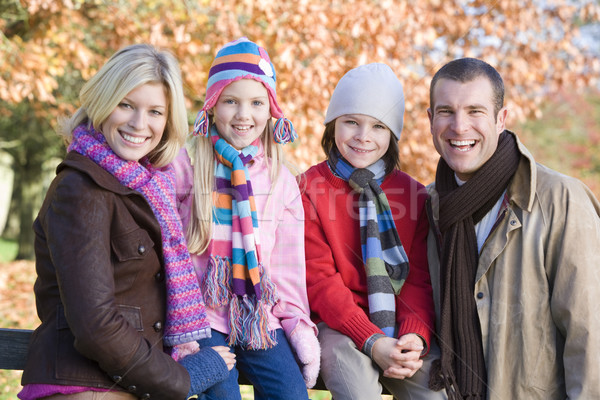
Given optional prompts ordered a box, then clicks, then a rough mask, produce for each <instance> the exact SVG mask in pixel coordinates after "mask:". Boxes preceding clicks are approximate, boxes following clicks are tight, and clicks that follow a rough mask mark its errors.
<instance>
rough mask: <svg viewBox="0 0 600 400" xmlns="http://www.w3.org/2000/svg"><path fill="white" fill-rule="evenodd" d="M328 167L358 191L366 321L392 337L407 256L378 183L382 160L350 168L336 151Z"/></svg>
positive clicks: (383, 174) (406, 269)
mask: <svg viewBox="0 0 600 400" xmlns="http://www.w3.org/2000/svg"><path fill="white" fill-rule="evenodd" d="M328 162H329V165H330V167H331V169H332V170H333V171H334V173H336V174H337V175H338V176H340V177H341V178H342V179H344V180H346V181H348V184H349V185H350V186H351V187H352V189H353V190H354V191H355V192H357V193H359V200H358V204H359V215H360V239H361V245H362V246H361V247H362V257H363V262H364V264H365V269H366V272H367V291H368V295H369V314H370V320H371V322H373V323H374V324H375V325H377V326H378V327H379V328H380V329H381V330H382V331H383V333H385V334H386V335H387V336H390V337H395V336H396V295H398V294H399V293H400V289H401V288H402V285H403V284H404V281H405V280H406V277H407V276H408V256H407V255H406V251H405V250H404V247H403V246H402V243H401V242H400V237H399V236H398V231H397V230H396V224H395V223H394V219H393V217H392V212H391V210H390V205H389V203H388V200H387V197H386V195H385V193H384V192H383V190H381V187H380V184H381V182H382V181H383V179H384V178H385V162H384V161H383V160H382V159H380V160H378V161H377V162H375V163H374V164H371V165H370V166H368V167H367V168H354V167H353V166H352V165H351V164H350V163H348V162H347V161H346V160H345V159H344V158H343V157H342V156H341V155H340V154H339V153H337V152H332V154H330V157H329V161H328Z"/></svg>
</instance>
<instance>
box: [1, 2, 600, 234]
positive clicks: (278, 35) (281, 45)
mask: <svg viewBox="0 0 600 400" xmlns="http://www.w3.org/2000/svg"><path fill="white" fill-rule="evenodd" d="M599 16H600V5H599V4H598V2H597V1H594V0H582V1H579V2H572V1H564V0H563V1H557V0H547V1H538V0H504V1H501V2H489V1H484V0H427V1H417V0H406V1H402V2H397V1H393V0H346V1H342V0H333V1H329V2H326V1H322V0H281V1H278V2H271V1H266V0H238V1H230V0H220V1H215V0H199V1H188V0H177V1H176V0H144V1H142V0H129V1H113V2H107V1H105V0H85V1H84V0H28V1H26V0H0V32H1V34H0V53H1V54H2V57H1V59H0V101H1V102H2V107H0V121H1V125H2V127H1V130H0V132H2V133H1V135H2V136H0V150H6V149H7V148H10V149H12V150H11V151H12V153H11V154H13V157H14V162H15V170H17V171H20V172H19V173H18V176H17V177H16V178H15V179H16V181H17V182H19V184H23V185H27V184H28V180H29V179H35V174H37V173H38V172H37V171H39V170H41V169H40V167H39V165H38V164H39V163H40V160H41V159H46V160H47V159H50V158H52V157H57V156H60V155H61V154H62V152H64V149H63V148H62V145H61V143H60V141H59V140H58V139H57V138H56V136H54V134H53V130H54V129H55V127H56V121H57V117H59V116H61V115H65V114H68V113H70V112H72V111H74V110H75V109H76V107H77V106H78V102H77V93H78V90H79V88H80V87H81V84H82V82H83V81H85V80H87V79H89V78H90V77H91V76H92V75H93V74H94V73H95V71H97V69H98V68H99V66H101V65H102V64H103V63H104V62H105V61H106V59H107V58H108V57H109V56H110V55H111V54H113V53H114V52H115V51H116V50H117V49H119V48H121V47H123V46H125V45H128V44H131V43H135V42H150V43H153V44H155V45H157V46H160V47H166V48H169V49H171V50H172V51H173V53H175V55H176V56H177V58H178V59H179V61H180V63H181V69H182V72H183V76H184V81H185V82H184V84H185V93H186V97H187V102H188V103H187V106H188V109H189V110H190V116H189V117H190V121H193V119H194V114H195V111H196V110H198V109H199V108H200V106H201V104H202V100H203V98H204V93H205V85H206V78H207V73H208V69H209V66H210V63H211V62H212V59H213V57H214V54H215V53H216V51H217V49H218V48H219V47H221V46H222V45H223V44H225V43H226V42H228V41H230V40H233V39H235V38H237V37H239V36H247V37H248V38H250V39H251V40H253V41H255V42H257V43H259V44H261V45H263V46H265V47H266V48H267V50H268V51H269V54H270V55H271V59H272V61H273V63H274V65H275V68H276V72H277V80H278V82H277V89H278V98H279V101H280V104H281V106H282V109H283V110H284V112H285V113H286V115H287V116H288V117H289V118H290V119H291V120H292V121H293V123H294V125H295V127H296V129H297V130H298V132H299V134H300V138H299V139H298V141H297V142H295V143H293V144H291V145H288V146H287V149H286V150H287V154H288V156H289V158H290V159H291V161H293V162H294V163H295V164H296V165H297V166H298V167H299V169H300V170H304V169H306V168H307V167H308V166H310V165H312V164H315V163H316V162H318V161H321V160H322V159H323V158H324V157H323V154H322V151H321V150H320V145H319V143H320V138H321V134H322V131H323V125H322V121H323V118H324V113H325V110H326V108H327V104H328V100H329V97H330V95H331V93H332V91H333V89H334V88H335V85H336V83H337V82H338V80H339V79H340V78H341V77H342V76H343V74H344V73H345V72H347V71H348V70H349V69H351V68H353V67H355V66H357V65H360V64H364V63H368V62H384V63H387V64H389V65H390V66H391V67H392V69H393V70H394V71H395V72H396V74H397V75H398V77H399V78H400V80H401V81H402V82H403V85H404V89H405V96H406V112H405V128H404V131H403V133H402V138H401V141H400V151H401V160H402V164H403V169H404V170H405V171H406V172H408V173H409V174H411V175H413V176H414V177H415V178H417V179H418V180H420V181H422V182H424V183H428V182H430V181H431V180H432V177H433V173H434V171H435V166H436V162H437V159H438V156H437V154H436V152H435V150H434V149H433V146H432V144H431V141H430V138H429V123H428V120H427V116H426V112H425V110H426V108H427V107H428V85H429V81H430V79H431V76H432V74H433V73H434V72H435V71H436V70H437V69H438V68H439V67H440V66H441V65H443V64H444V63H445V62H447V61H449V60H451V59H454V58H457V57H461V56H473V57H478V58H482V59H484V60H486V61H488V62H490V63H491V64H492V65H494V66H496V67H497V69H498V70H499V71H500V73H501V74H502V76H503V77H504V79H505V83H506V88H507V93H506V99H507V105H508V106H509V107H510V109H511V113H510V117H509V118H511V119H510V120H509V126H511V123H512V122H515V121H524V120H525V119H527V118H529V117H534V118H539V117H541V116H542V109H541V108H540V105H541V103H542V101H543V100H544V99H546V98H547V96H548V93H552V92H556V91H558V90H559V89H561V88H568V90H569V91H572V92H577V91H578V90H580V89H582V88H585V87H590V86H594V85H596V84H597V81H598V77H599V76H600V60H599V59H598V57H597V55H595V54H593V53H592V52H591V51H588V50H586V49H584V48H581V47H578V46H576V45H575V44H574V43H575V41H574V39H575V38H576V37H577V35H578V34H579V28H580V27H581V26H584V25H588V24H591V23H597V22H598V21H599V19H600V18H599ZM24 107H25V108H27V112H26V113H27V114H26V115H27V117H26V118H27V121H24V120H23V115H25V114H24V111H23V110H22V108H24ZM34 139H35V140H34ZM32 145H35V146H37V148H36V149H35V150H28V148H29V146H32ZM17 149H18V150H17ZM29 169H33V170H36V169H37V171H36V172H35V174H29V175H27V174H26V171H27V170H29ZM32 177H33V178H32ZM34 186H35V185H32V184H29V188H27V187H25V188H21V189H19V188H16V193H17V195H19V193H20V196H21V197H20V201H22V199H23V198H25V197H24V196H28V194H27V193H29V192H28V191H31V190H34V189H33V187H34ZM38 189H39V188H38ZM19 190H20V191H19ZM38 197H39V196H38ZM35 201H39V200H38V199H37V198H36V199H35ZM19 204H21V203H19ZM27 206H30V205H29V204H27ZM33 208H34V209H37V207H33ZM29 214H31V211H30V212H29ZM21 218H24V219H25V220H26V221H24V222H23V221H22V223H21V226H22V227H28V226H31V221H30V220H29V219H28V218H29V217H27V216H26V215H23V216H22V217H21ZM25 240H28V239H27V238H22V239H21V240H20V243H24V241H25Z"/></svg>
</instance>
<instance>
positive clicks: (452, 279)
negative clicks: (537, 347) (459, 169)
mask: <svg viewBox="0 0 600 400" xmlns="http://www.w3.org/2000/svg"><path fill="white" fill-rule="evenodd" d="M519 159H520V153H519V151H518V149H517V144H516V140H515V138H514V136H513V134H511V133H509V132H508V131H504V132H503V133H502V134H501V135H500V137H499V139H498V148H497V149H496V152H495V153H494V154H493V155H492V157H490V159H489V160H488V161H487V162H486V163H485V164H484V165H483V166H482V167H481V168H480V169H479V170H478V171H477V172H476V173H475V175H474V176H473V177H471V178H470V179H469V180H468V181H467V182H466V183H465V184H464V185H462V186H460V187H459V186H458V184H457V183H456V179H455V173H454V171H453V170H452V169H450V167H449V166H448V164H447V163H446V162H445V161H444V159H443V158H440V161H439V164H438V168H437V174H436V177H435V186H436V189H437V191H438V193H439V196H440V221H439V224H440V232H441V234H442V253H441V269H440V274H441V279H442V281H441V282H442V297H441V299H442V304H441V326H440V337H439V341H440V348H441V360H440V362H439V363H436V365H434V367H433V368H432V371H431V383H430V385H431V388H432V389H435V390H440V389H441V388H442V387H445V388H446V391H447V393H448V398H449V399H450V400H453V399H485V398H486V394H487V388H486V384H487V372H486V368H485V360H484V357H483V344H482V339H481V328H480V325H479V317H478V314H477V305H476V304H475V300H474V298H473V288H474V286H475V274H476V272H477V264H478V261H479V252H478V249H477V237H476V234H475V224H476V223H477V222H479V221H480V220H481V219H482V218H483V217H484V216H485V215H486V214H487V213H488V212H489V211H490V210H491V209H492V208H493V206H494V204H496V202H497V201H498V199H499V198H500V196H501V195H502V193H503V192H504V190H505V189H506V188H507V186H508V184H509V182H510V180H511V179H512V177H513V175H514V174H515V172H516V170H517V167H518V165H519Z"/></svg>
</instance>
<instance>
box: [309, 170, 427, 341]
mask: <svg viewBox="0 0 600 400" xmlns="http://www.w3.org/2000/svg"><path fill="white" fill-rule="evenodd" d="M381 188H382V189H383V191H384V192H385V194H386V196H387V199H388V202H389V204H390V207H391V211H392V215H394V222H395V224H396V229H397V230H398V235H399V236H400V240H401V241H402V245H403V246H404V249H405V250H406V254H407V255H408V258H409V268H410V269H409V273H408V277H407V279H406V282H405V283H404V286H403V287H402V290H401V291H400V294H399V295H398V296H397V297H396V320H397V323H398V329H399V330H398V336H399V337H400V336H402V335H404V334H407V333H416V334H418V335H420V336H422V337H423V338H424V339H425V341H426V342H427V348H428V349H429V347H430V346H429V343H430V339H431V332H432V330H433V328H434V326H433V324H434V318H435V315H434V306H433V298H432V292H431V281H430V279H429V270H428V265H427V232H428V229H429V223H428V220H427V215H426V213H425V200H426V198H427V192H426V190H425V188H424V187H423V185H421V184H420V183H419V182H417V181H416V180H414V179H412V178H411V177H410V176H409V175H407V174H405V173H404V172H401V171H397V170H395V171H393V172H392V173H391V174H389V175H388V176H387V177H386V178H385V180H384V181H383V183H382V184H381ZM300 190H302V191H303V194H302V201H303V204H304V213H305V245H306V246H305V250H306V280H307V289H308V301H309V304H310V309H311V313H312V314H311V316H312V318H313V320H314V321H315V322H321V321H323V322H325V323H326V324H327V325H328V326H329V327H330V328H332V329H335V330H337V331H339V332H341V333H343V334H344V335H347V336H348V337H350V338H351V339H352V340H353V341H354V343H356V346H357V347H358V348H359V349H361V350H362V348H363V345H364V343H365V341H366V340H367V339H368V338H369V337H370V336H372V335H374V334H375V333H382V334H383V332H382V331H381V329H379V328H378V327H377V326H376V325H375V324H373V323H372V322H371V321H370V320H369V303H368V298H367V276H366V272H365V267H364V264H363V261H362V254H361V243H360V230H359V214H358V195H357V194H355V193H354V192H353V191H352V189H351V188H350V186H349V185H348V183H347V182H346V181H344V180H343V179H340V178H338V177H336V176H335V175H333V173H332V172H331V170H330V169H329V166H328V165H327V163H326V162H322V163H320V164H317V165H315V166H313V167H311V168H310V169H309V170H308V171H306V172H305V173H304V174H303V175H302V176H301V178H300Z"/></svg>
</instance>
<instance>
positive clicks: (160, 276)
mask: <svg viewBox="0 0 600 400" xmlns="http://www.w3.org/2000/svg"><path fill="white" fill-rule="evenodd" d="M154 279H156V281H157V282H162V281H163V280H164V275H163V273H162V272H158V273H156V275H154Z"/></svg>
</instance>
